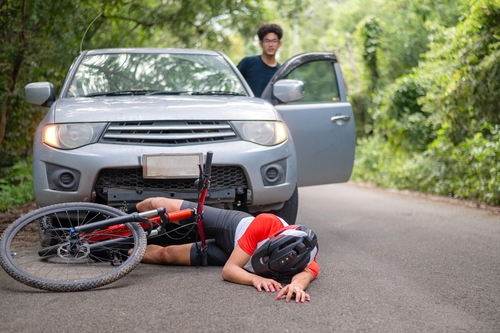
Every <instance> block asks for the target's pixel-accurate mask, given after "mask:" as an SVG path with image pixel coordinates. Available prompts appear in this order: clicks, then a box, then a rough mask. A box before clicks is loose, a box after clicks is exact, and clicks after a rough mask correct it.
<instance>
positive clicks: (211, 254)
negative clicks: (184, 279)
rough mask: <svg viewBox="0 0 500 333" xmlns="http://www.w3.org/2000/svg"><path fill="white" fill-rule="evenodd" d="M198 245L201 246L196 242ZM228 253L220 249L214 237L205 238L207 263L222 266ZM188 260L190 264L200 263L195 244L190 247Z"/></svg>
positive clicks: (196, 264) (227, 257)
mask: <svg viewBox="0 0 500 333" xmlns="http://www.w3.org/2000/svg"><path fill="white" fill-rule="evenodd" d="M198 246H201V244H200V242H198ZM229 255H230V253H229V254H228V253H227V252H226V251H224V250H222V249H221V248H220V247H219V246H218V245H217V242H216V241H215V240H214V239H209V240H207V264H208V265H209V266H224V265H225V264H226V261H227V259H229ZM190 260H191V265H192V266H198V265H200V264H201V263H200V261H199V258H198V255H197V248H196V244H193V246H192V247H191V253H190Z"/></svg>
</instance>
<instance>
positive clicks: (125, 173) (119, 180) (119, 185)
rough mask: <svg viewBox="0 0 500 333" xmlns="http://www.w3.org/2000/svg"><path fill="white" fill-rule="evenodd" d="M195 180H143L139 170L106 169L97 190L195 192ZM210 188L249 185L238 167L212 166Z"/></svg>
mask: <svg viewBox="0 0 500 333" xmlns="http://www.w3.org/2000/svg"><path fill="white" fill-rule="evenodd" d="M194 181H195V180H194V179H150V178H147V179H145V178H143V176H142V168H139V169H105V170H102V171H101V172H100V173H99V176H98V178H97V182H96V186H95V188H96V190H97V191H98V192H100V193H102V190H103V189H105V188H115V189H129V190H143V191H148V190H150V191H164V192H170V191H179V190H180V191H186V190H191V191H195V187H194ZM210 188H211V189H213V190H219V189H228V188H243V189H247V188H248V184H247V180H246V177H245V173H244V172H243V169H241V168H240V167H237V166H212V179H211V183H210Z"/></svg>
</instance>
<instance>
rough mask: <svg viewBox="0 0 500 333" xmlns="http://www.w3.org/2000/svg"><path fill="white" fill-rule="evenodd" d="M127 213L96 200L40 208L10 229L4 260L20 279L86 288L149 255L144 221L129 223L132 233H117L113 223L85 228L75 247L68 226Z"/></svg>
mask: <svg viewBox="0 0 500 333" xmlns="http://www.w3.org/2000/svg"><path fill="white" fill-rule="evenodd" d="M122 215H125V213H123V212H122V211H120V210H118V209H115V208H112V207H108V206H104V205H99V204H94V203H63V204H56V205H52V206H47V207H43V208H40V209H37V210H35V211H33V212H31V213H29V214H27V215H25V216H23V217H21V218H19V219H18V220H16V221H15V222H14V223H12V224H11V225H10V226H9V227H8V228H7V229H5V231H4V233H3V235H2V237H1V238H0V265H1V266H2V268H3V269H4V270H5V271H6V272H7V274H9V275H10V276H11V277H13V278H14V279H15V280H17V281H19V282H21V283H24V284H26V285H28V286H30V287H34V288H38V289H42V290H48V291H83V290H89V289H93V288H98V287H101V286H104V285H106V284H109V283H111V282H114V281H116V280H118V279H120V278H122V277H123V276H125V275H126V274H128V273H129V272H130V271H132V270H133V269H134V268H135V267H136V266H137V265H138V264H139V263H140V261H141V259H142V257H143V256H144V252H145V251H146V245H147V241H146V234H145V233H144V230H143V229H142V228H141V226H140V225H139V223H125V224H123V226H124V231H125V232H126V233H127V234H128V235H117V234H116V233H113V235H112V236H113V237H112V238H110V233H109V229H107V228H101V229H98V230H95V231H92V232H88V233H79V234H78V243H77V244H76V245H75V244H74V243H73V244H72V247H71V248H70V247H69V246H68V245H69V242H68V238H67V236H68V234H69V232H68V231H69V230H68V229H67V228H68V227H75V226H77V225H83V224H88V223H92V222H96V221H101V220H104V219H108V218H112V217H117V216H122ZM54 228H57V230H54ZM96 232H97V234H98V236H96V235H97V234H96ZM97 237H98V238H97ZM75 249H77V250H76V251H75ZM130 249H133V250H132V253H131V254H130V255H128V250H130Z"/></svg>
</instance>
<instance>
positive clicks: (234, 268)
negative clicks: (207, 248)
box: [222, 245, 281, 292]
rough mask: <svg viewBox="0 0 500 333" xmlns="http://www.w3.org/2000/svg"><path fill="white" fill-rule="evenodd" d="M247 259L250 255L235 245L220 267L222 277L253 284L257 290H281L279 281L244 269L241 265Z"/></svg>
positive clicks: (231, 280) (243, 264) (235, 281)
mask: <svg viewBox="0 0 500 333" xmlns="http://www.w3.org/2000/svg"><path fill="white" fill-rule="evenodd" d="M249 259H250V255H249V254H248V253H246V252H245V251H243V250H242V249H241V247H240V246H239V245H237V246H236V248H235V249H234V250H233V252H232V253H231V256H230V257H229V259H228V260H227V262H226V264H225V265H224V268H222V278H223V279H224V280H226V281H230V282H234V283H239V284H245V285H250V286H254V287H255V288H256V289H257V290H258V291H262V290H265V291H267V292H275V291H279V290H281V284H280V283H279V282H277V281H275V280H273V279H268V278H264V277H262V276H259V275H256V274H253V273H250V272H248V271H246V270H245V269H244V268H243V267H244V266H245V264H246V263H247V262H248V260H249Z"/></svg>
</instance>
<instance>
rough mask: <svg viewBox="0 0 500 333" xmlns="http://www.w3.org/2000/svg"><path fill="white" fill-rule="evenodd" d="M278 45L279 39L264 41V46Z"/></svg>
mask: <svg viewBox="0 0 500 333" xmlns="http://www.w3.org/2000/svg"><path fill="white" fill-rule="evenodd" d="M278 43H279V40H277V39H264V44H266V45H269V44H272V45H276V44H278Z"/></svg>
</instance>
